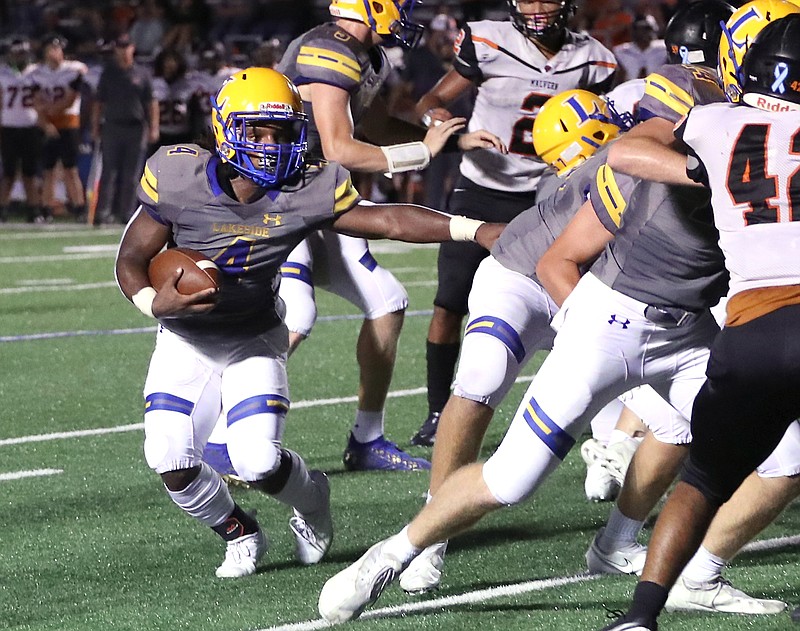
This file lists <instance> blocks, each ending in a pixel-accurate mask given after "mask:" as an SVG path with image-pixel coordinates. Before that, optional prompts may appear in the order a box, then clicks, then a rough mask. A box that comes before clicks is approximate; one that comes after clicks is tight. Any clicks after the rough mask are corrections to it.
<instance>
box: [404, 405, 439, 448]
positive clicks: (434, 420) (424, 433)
mask: <svg viewBox="0 0 800 631" xmlns="http://www.w3.org/2000/svg"><path fill="white" fill-rule="evenodd" d="M441 416H442V413H441V412H431V413H430V414H428V418H426V419H425V422H424V423H423V424H422V426H421V427H420V428H419V429H418V430H417V433H416V434H414V435H413V436H412V437H411V444H412V445H417V446H419V447H433V443H434V442H436V430H437V429H438V428H439V418H440V417H441Z"/></svg>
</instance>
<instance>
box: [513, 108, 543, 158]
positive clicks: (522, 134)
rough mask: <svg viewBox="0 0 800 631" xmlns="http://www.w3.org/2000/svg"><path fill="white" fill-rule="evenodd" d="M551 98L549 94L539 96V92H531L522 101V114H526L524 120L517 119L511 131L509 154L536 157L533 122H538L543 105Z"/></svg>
mask: <svg viewBox="0 0 800 631" xmlns="http://www.w3.org/2000/svg"><path fill="white" fill-rule="evenodd" d="M549 98H550V95H549V94H539V93H538V92H531V93H530V94H528V96H526V97H525V100H524V101H522V107H520V108H519V109H520V113H521V114H524V116H522V118H519V119H517V122H516V123H514V127H513V128H512V130H511V141H510V142H509V143H508V152H509V153H516V154H519V155H523V156H535V155H536V151H535V150H534V148H533V121H534V120H536V114H537V113H538V112H539V109H540V108H541V107H542V105H544V104H545V102H546V101H547V99H549Z"/></svg>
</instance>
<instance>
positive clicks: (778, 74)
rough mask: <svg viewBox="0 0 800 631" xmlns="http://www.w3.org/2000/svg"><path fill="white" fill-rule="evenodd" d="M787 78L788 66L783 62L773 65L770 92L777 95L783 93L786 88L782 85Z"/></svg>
mask: <svg viewBox="0 0 800 631" xmlns="http://www.w3.org/2000/svg"><path fill="white" fill-rule="evenodd" d="M788 76H789V66H787V65H786V64H785V63H784V62H780V63H778V64H775V81H774V82H773V84H772V91H773V92H777V93H778V94H783V93H785V92H786V86H785V85H784V82H785V81H786V77H788Z"/></svg>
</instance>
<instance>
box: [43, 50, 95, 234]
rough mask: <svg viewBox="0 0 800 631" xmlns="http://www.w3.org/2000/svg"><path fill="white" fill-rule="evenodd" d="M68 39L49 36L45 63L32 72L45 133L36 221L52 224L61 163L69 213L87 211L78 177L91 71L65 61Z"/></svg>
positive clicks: (81, 65) (80, 65)
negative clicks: (84, 87) (39, 210)
mask: <svg viewBox="0 0 800 631" xmlns="http://www.w3.org/2000/svg"><path fill="white" fill-rule="evenodd" d="M66 45H67V42H66V40H65V39H64V38H63V37H61V36H60V35H48V36H47V37H45V38H44V40H43V41H42V46H43V48H42V59H43V61H42V63H40V64H37V65H36V67H35V68H34V69H33V70H31V76H32V77H33V81H34V83H35V84H36V87H37V92H36V98H35V106H36V110H37V112H38V114H39V126H40V127H41V128H42V129H43V130H44V135H45V139H44V145H43V147H42V166H43V167H44V178H43V181H42V214H41V215H40V216H38V217H37V218H36V221H37V222H43V221H52V218H53V205H54V204H55V188H56V171H55V168H56V165H57V164H58V163H59V162H61V166H62V168H63V177H64V187H65V188H66V193H67V210H68V211H69V213H70V214H71V215H72V216H73V217H76V218H77V217H79V216H81V215H83V214H84V213H85V212H86V197H85V195H84V191H83V184H82V183H81V180H80V176H79V175H78V146H79V145H80V126H81V116H80V114H81V89H82V85H83V78H84V76H85V75H86V72H87V70H88V68H87V67H86V64H84V63H83V62H80V61H75V60H67V59H65V58H64V48H65V47H66Z"/></svg>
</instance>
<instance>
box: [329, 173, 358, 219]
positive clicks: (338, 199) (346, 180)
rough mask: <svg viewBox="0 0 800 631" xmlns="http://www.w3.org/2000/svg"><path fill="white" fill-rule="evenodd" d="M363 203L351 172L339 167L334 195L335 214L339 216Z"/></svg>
mask: <svg viewBox="0 0 800 631" xmlns="http://www.w3.org/2000/svg"><path fill="white" fill-rule="evenodd" d="M360 201H361V195H360V194H359V193H358V191H357V190H356V189H355V187H354V186H353V180H352V179H351V178H350V172H349V171H348V170H347V169H345V168H344V167H343V166H341V165H337V171H336V188H335V189H334V194H333V214H334V216H337V217H338V216H339V215H341V214H343V213H346V212H347V211H348V210H351V209H352V208H353V207H355V206H356V205H357V204H358V202H360Z"/></svg>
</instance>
